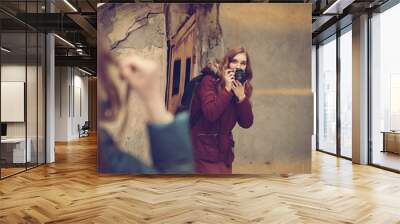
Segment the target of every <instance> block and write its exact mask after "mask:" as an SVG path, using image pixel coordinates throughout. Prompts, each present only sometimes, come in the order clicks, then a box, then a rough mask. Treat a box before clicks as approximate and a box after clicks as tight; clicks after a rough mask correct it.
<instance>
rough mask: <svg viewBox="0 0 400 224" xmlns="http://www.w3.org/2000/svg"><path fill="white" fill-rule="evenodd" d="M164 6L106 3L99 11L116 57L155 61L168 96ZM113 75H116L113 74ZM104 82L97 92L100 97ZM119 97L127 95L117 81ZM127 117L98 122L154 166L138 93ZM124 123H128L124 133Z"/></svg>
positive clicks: (126, 109)
mask: <svg viewBox="0 0 400 224" xmlns="http://www.w3.org/2000/svg"><path fill="white" fill-rule="evenodd" d="M163 10H164V5H163V4H154V3H153V4H139V3H138V4H106V5H104V7H101V8H99V10H98V30H101V31H102V32H104V33H106V35H107V38H108V45H109V46H110V47H111V48H112V53H113V54H114V55H116V56H118V55H121V54H130V53H134V54H137V55H141V56H143V57H146V58H150V59H153V60H155V61H157V62H159V64H160V65H161V66H160V67H161V68H162V73H161V74H162V76H160V79H161V80H162V81H161V85H160V92H161V93H162V94H165V88H166V76H165V74H166V61H167V46H166V38H165V15H164V13H163ZM110 76H113V74H110ZM101 81H102V80H101V79H99V80H98V83H99V89H98V93H99V95H100V97H101V95H102V90H101ZM115 83H116V84H117V87H118V89H119V92H120V95H121V96H124V95H126V94H125V93H126V89H125V88H126V86H125V83H123V82H118V81H117V82H115ZM125 114H127V120H122V119H118V120H116V121H115V122H113V123H105V122H101V121H100V122H99V125H100V127H101V128H105V129H107V130H108V132H109V133H110V134H111V135H112V136H114V138H115V139H116V140H117V142H118V144H119V145H120V147H121V148H122V150H125V151H128V152H130V153H131V154H134V155H136V156H137V157H138V158H140V159H141V160H142V161H144V162H145V163H147V164H151V160H150V156H149V143H148V137H147V130H146V127H145V121H146V113H145V110H144V107H143V105H142V103H141V101H140V99H138V97H137V96H136V95H135V94H132V95H131V97H130V100H129V102H128V104H127V105H126V106H125V107H124V108H123V109H122V110H121V114H120V116H119V118H123V117H124V115H125ZM123 123H125V124H127V125H126V127H125V129H124V130H122V128H121V127H123Z"/></svg>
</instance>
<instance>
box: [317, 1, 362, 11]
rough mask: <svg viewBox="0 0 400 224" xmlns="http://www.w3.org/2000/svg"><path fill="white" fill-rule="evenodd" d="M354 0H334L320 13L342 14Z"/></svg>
mask: <svg viewBox="0 0 400 224" xmlns="http://www.w3.org/2000/svg"><path fill="white" fill-rule="evenodd" d="M354 1H355V0H336V1H335V2H334V3H333V4H332V5H330V6H329V7H328V8H327V9H326V10H324V12H323V13H322V14H342V13H343V10H344V9H345V8H347V7H348V6H349V5H351V4H352V3H353V2H354Z"/></svg>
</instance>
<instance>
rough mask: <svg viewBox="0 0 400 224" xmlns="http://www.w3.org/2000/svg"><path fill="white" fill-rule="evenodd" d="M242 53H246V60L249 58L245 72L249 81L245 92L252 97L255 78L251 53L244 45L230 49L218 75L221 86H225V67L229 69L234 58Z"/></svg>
mask: <svg viewBox="0 0 400 224" xmlns="http://www.w3.org/2000/svg"><path fill="white" fill-rule="evenodd" d="M240 53H245V54H246V60H247V65H246V70H245V72H246V73H247V75H248V76H247V77H248V79H247V80H248V81H247V84H246V86H245V94H246V96H248V97H251V94H252V93H253V86H252V85H251V80H252V79H253V70H252V69H251V62H250V56H249V53H248V52H247V51H246V49H245V48H244V47H236V48H231V49H229V50H228V51H227V52H226V54H225V56H224V58H223V59H222V62H221V64H220V68H219V72H218V76H219V77H220V79H221V87H225V81H224V80H225V79H224V71H225V69H228V67H229V63H231V62H232V60H233V58H234V57H235V56H236V55H237V54H240Z"/></svg>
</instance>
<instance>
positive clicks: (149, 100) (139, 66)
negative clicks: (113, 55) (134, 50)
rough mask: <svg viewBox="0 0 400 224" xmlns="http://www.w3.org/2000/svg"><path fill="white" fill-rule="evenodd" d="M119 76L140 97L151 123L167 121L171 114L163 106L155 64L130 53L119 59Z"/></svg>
mask: <svg viewBox="0 0 400 224" xmlns="http://www.w3.org/2000/svg"><path fill="white" fill-rule="evenodd" d="M118 66H119V71H120V78H121V79H122V80H124V81H126V82H127V83H128V86H129V89H130V90H133V91H135V92H136V93H137V94H138V95H139V97H140V98H141V99H142V101H143V103H144V106H145V107H146V109H147V111H148V114H149V121H150V122H152V123H168V122H170V121H172V119H173V116H172V114H170V113H169V112H167V110H166V109H165V106H164V99H163V96H162V94H161V92H160V86H161V82H160V80H161V69H160V68H159V66H157V64H156V63H155V62H154V61H152V60H148V59H145V58H142V57H140V56H137V55H130V56H126V57H124V58H122V59H121V60H120V61H119V64H118Z"/></svg>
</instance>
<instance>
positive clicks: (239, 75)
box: [235, 68, 248, 84]
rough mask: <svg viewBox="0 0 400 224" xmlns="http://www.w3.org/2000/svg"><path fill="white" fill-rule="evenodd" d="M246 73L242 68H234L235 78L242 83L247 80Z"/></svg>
mask: <svg viewBox="0 0 400 224" xmlns="http://www.w3.org/2000/svg"><path fill="white" fill-rule="evenodd" d="M247 78H248V77H247V73H246V72H245V71H244V70H243V69H240V68H239V69H236V70H235V79H236V80H238V81H239V82H240V83H242V84H243V83H244V82H245V81H246V80H247Z"/></svg>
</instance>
